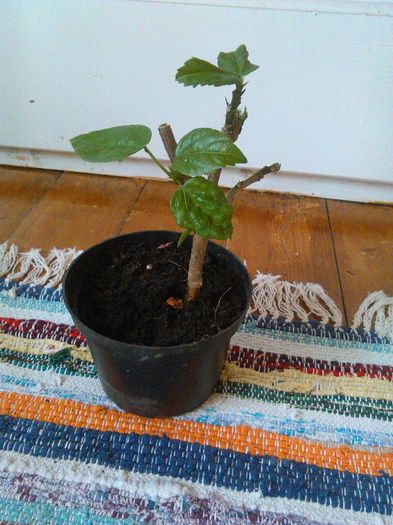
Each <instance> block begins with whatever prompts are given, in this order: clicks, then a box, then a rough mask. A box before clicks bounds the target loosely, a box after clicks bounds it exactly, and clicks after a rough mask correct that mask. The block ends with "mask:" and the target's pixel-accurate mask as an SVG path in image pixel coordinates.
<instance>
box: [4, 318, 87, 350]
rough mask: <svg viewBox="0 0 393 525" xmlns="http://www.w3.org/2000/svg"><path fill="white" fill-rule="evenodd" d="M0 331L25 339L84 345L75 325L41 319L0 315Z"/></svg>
mask: <svg viewBox="0 0 393 525" xmlns="http://www.w3.org/2000/svg"><path fill="white" fill-rule="evenodd" d="M0 332H3V333H4V334H8V335H14V336H17V337H24V338H26V339H53V340H55V341H64V342H66V343H68V344H72V345H75V346H77V347H79V346H86V338H85V337H84V336H83V335H82V334H81V333H80V332H79V330H78V329H77V328H76V327H75V326H70V325H67V324H57V323H53V322H50V321H43V320H41V319H12V318H9V317H0Z"/></svg>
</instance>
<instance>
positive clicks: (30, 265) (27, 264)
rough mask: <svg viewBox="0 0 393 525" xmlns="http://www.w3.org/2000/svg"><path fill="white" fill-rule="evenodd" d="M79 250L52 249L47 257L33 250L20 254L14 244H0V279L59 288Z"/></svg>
mask: <svg viewBox="0 0 393 525" xmlns="http://www.w3.org/2000/svg"><path fill="white" fill-rule="evenodd" d="M80 253H81V250H75V249H73V248H67V249H65V250H58V249H57V248H52V250H51V251H50V252H49V255H48V256H47V257H44V256H43V255H42V254H41V250H38V249H36V248H33V249H31V250H29V251H28V252H24V253H23V252H22V253H20V252H19V250H18V247H17V246H16V245H15V244H9V243H8V242H4V243H2V244H0V277H5V280H6V281H19V282H20V283H21V284H32V285H34V286H50V287H52V288H54V287H56V286H59V285H60V284H61V281H62V279H63V276H64V274H65V272H66V270H67V268H68V267H69V265H70V264H71V263H72V261H73V260H74V259H75V257H77V256H78V255H79V254H80Z"/></svg>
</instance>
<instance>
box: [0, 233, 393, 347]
mask: <svg viewBox="0 0 393 525" xmlns="http://www.w3.org/2000/svg"><path fill="white" fill-rule="evenodd" d="M80 253H82V250H76V249H75V248H66V249H62V250H60V249H58V248H52V249H51V250H50V252H49V254H48V256H47V257H44V256H43V255H42V254H41V250H40V249H37V248H33V249H31V250H29V251H27V252H20V251H19V249H18V247H17V246H16V245H15V244H12V243H10V242H8V241H6V242H3V243H0V277H2V278H5V280H6V281H19V282H20V283H21V284H31V285H34V286H48V287H50V288H56V287H60V286H61V282H62V279H63V277H64V274H65V272H66V270H67V268H68V267H69V265H70V264H71V263H72V261H73V260H74V259H75V258H76V257H77V256H78V255H79V254H80ZM253 285H254V291H253V297H252V305H251V308H250V312H249V313H253V314H257V315H259V316H261V317H267V316H271V317H272V318H273V319H277V318H279V317H284V318H285V320H286V321H288V322H292V321H294V320H300V321H303V322H308V321H309V320H310V318H311V316H313V318H314V319H315V318H316V319H317V321H318V322H319V323H320V324H322V325H326V324H328V323H332V324H333V325H334V326H335V327H337V328H338V327H340V326H342V314H341V312H340V310H339V308H338V307H337V305H336V303H335V302H334V301H333V299H332V298H331V297H329V295H328V294H327V293H326V292H325V290H324V289H323V288H322V286H320V285H319V284H315V283H301V282H289V281H284V280H281V279H280V276H279V275H271V274H263V273H260V272H259V271H258V272H257V275H256V276H255V278H254V280H253ZM351 327H352V328H353V329H354V330H356V329H358V328H363V329H364V330H366V331H367V332H370V331H374V332H375V333H376V334H377V335H378V336H379V337H382V338H384V337H385V338H388V339H392V340H393V297H389V296H388V295H386V294H385V293H384V292H383V291H379V292H373V293H371V294H370V295H368V296H367V297H366V299H365V300H364V301H363V303H362V304H361V305H360V307H359V309H358V311H357V312H356V314H355V316H354V319H353V322H352V326H351Z"/></svg>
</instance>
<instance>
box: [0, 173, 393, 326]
mask: <svg viewBox="0 0 393 525" xmlns="http://www.w3.org/2000/svg"><path fill="white" fill-rule="evenodd" d="M174 191H175V187H174V185H173V184H171V183H166V182H161V181H154V180H149V181H147V182H145V181H141V180H137V179H129V178H118V177H105V176H102V175H86V174H77V173H63V174H62V173H59V172H54V171H48V170H31V169H24V168H12V167H0V241H4V240H6V239H10V240H12V241H13V242H16V243H17V244H18V245H19V246H20V248H21V249H22V250H25V249H29V248H31V247H40V248H42V249H43V250H44V251H46V250H48V249H49V248H51V247H52V246H57V247H59V248H64V247H76V248H86V247H88V246H91V245H92V244H95V243H97V242H99V241H101V240H103V239H105V238H107V237H111V236H113V235H117V234H119V233H120V232H122V233H126V232H132V231H140V230H147V229H169V230H177V231H179V228H178V227H177V226H176V223H175V220H174V218H173V216H172V214H171V211H170V209H169V206H168V203H169V200H170V198H171V196H172V194H173V192H174ZM234 205H235V215H234V236H233V238H232V239H231V240H230V241H229V242H228V243H227V244H228V247H229V249H231V250H232V251H234V252H235V253H237V254H238V255H239V256H240V257H241V258H242V259H245V260H246V261H247V266H248V268H249V270H250V273H251V274H253V273H255V271H256V270H257V269H259V270H260V271H262V272H264V273H272V274H275V275H281V276H282V277H283V279H288V280H293V281H310V282H316V283H320V284H322V285H323V286H324V288H325V289H326V290H327V292H328V293H329V295H331V297H333V299H334V300H335V301H336V303H337V305H338V306H339V308H340V309H342V310H343V311H346V312H347V314H348V315H347V318H348V321H349V322H351V321H352V317H353V314H354V312H355V311H356V310H357V308H358V306H359V304H360V303H361V302H362V301H363V299H364V298H365V297H366V295H367V294H368V293H370V292H373V291H375V290H381V289H382V290H384V291H385V292H386V293H388V294H389V295H393V271H392V270H393V207H392V206H381V205H371V204H358V203H349V202H341V201H325V200H324V199H313V198H308V197H297V196H291V195H280V194H273V193H260V192H254V191H243V192H241V193H240V194H239V195H238V196H237V197H236V199H235V202H234ZM340 284H341V287H340ZM341 289H342V293H341ZM343 303H344V304H345V309H344V308H343ZM344 322H345V319H344Z"/></svg>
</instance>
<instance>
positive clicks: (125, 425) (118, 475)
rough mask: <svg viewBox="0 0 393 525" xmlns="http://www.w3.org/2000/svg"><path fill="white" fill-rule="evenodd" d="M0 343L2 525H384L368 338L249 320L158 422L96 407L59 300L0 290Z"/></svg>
mask: <svg viewBox="0 0 393 525" xmlns="http://www.w3.org/2000/svg"><path fill="white" fill-rule="evenodd" d="M269 319H270V320H269ZM0 340H1V345H0V362H1V364H0V409H1V415H0V434H1V435H0V522H1V523H2V524H9V523H18V524H30V523H36V524H40V525H41V524H47V523H54V524H67V525H68V524H73V525H76V524H78V525H79V524H80V525H86V524H95V523H100V524H101V523H102V524H107V525H112V524H113V525H118V524H138V523H151V524H163V525H171V524H179V525H183V524H184V525H187V524H198V525H199V524H222V525H231V524H233V525H239V524H246V523H258V524H269V525H289V524H295V525H311V524H312V525H318V524H355V525H372V524H389V523H390V524H392V523H393V516H392V511H393V424H392V419H393V388H392V375H393V345H392V344H391V343H389V341H388V339H386V338H383V337H379V336H376V335H375V333H373V332H371V331H367V332H366V331H364V330H354V329H349V328H337V327H336V328H334V327H330V326H328V325H322V324H319V323H316V322H312V321H311V322H300V321H294V322H287V321H284V319H282V318H277V319H272V318H266V317H264V318H256V317H253V318H250V319H249V320H248V321H247V322H246V323H245V324H244V325H243V326H242V327H241V329H240V330H239V331H238V332H237V333H236V334H235V336H234V337H233V339H232V342H231V347H230V349H229V353H228V358H227V362H226V366H225V368H224V370H223V373H222V376H221V379H220V382H219V384H218V385H217V388H216V391H215V393H214V394H213V395H212V396H211V397H210V399H209V400H208V401H207V402H206V403H205V404H204V405H203V406H201V407H200V408H199V409H197V410H195V411H193V412H191V413H188V414H185V415H183V416H179V417H175V418H168V419H147V418H142V417H138V416H134V415H132V414H127V413H124V412H123V411H121V410H120V409H118V408H117V407H116V406H115V405H114V404H113V403H112V402H111V401H110V400H109V399H108V398H107V397H106V395H105V394H104V392H103V390H102V388H101V386H100V383H99V380H98V378H97V374H96V371H95V368H94V365H93V363H92V360H91V356H90V353H89V350H88V348H87V345H86V342H85V339H84V337H83V336H82V335H81V334H80V333H79V332H78V331H77V330H76V328H75V327H74V326H72V323H71V319H70V317H69V315H68V313H67V311H66V309H65V306H64V303H63V300H62V293H61V290H59V289H52V288H46V287H39V286H32V285H22V284H18V283H16V282H12V281H11V282H8V281H5V280H4V279H0Z"/></svg>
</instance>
